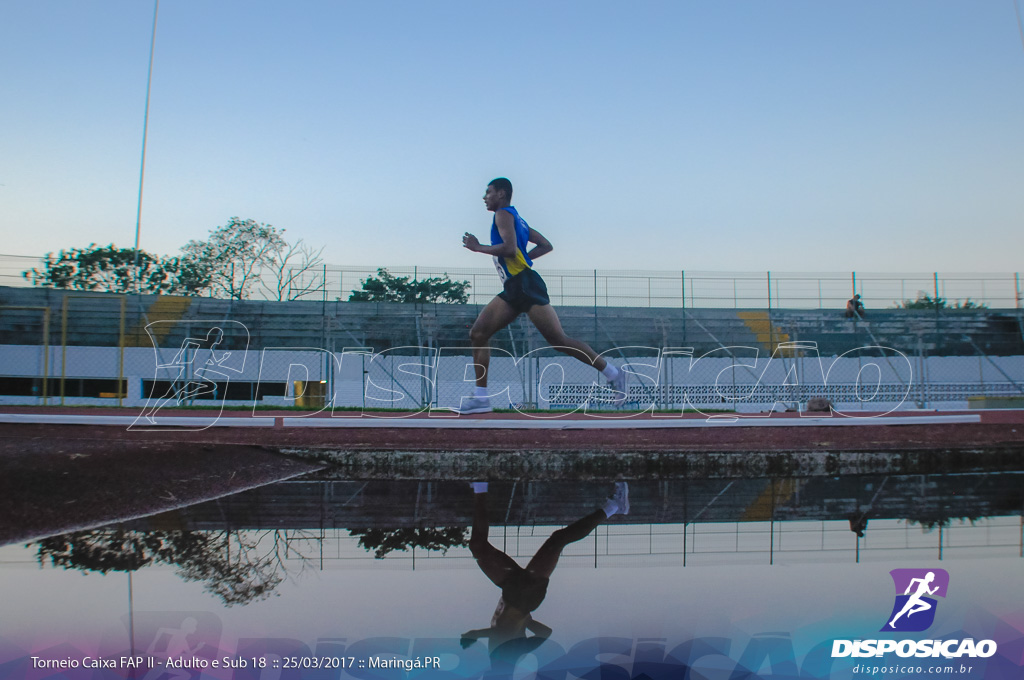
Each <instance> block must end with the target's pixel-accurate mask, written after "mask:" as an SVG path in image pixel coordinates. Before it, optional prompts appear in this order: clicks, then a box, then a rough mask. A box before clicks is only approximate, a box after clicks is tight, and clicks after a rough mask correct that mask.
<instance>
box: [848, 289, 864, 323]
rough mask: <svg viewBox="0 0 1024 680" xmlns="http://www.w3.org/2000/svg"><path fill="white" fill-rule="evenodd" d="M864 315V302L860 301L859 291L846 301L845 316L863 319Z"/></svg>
mask: <svg viewBox="0 0 1024 680" xmlns="http://www.w3.org/2000/svg"><path fill="white" fill-rule="evenodd" d="M864 316H865V314H864V303H863V302H861V301H860V293H857V294H855V295H854V296H853V297H852V298H850V299H849V300H847V301H846V318H847V319H863V318H864Z"/></svg>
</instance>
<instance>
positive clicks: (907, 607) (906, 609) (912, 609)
mask: <svg viewBox="0 0 1024 680" xmlns="http://www.w3.org/2000/svg"><path fill="white" fill-rule="evenodd" d="M934 580H935V572H934V571H929V572H928V573H927V574H926V575H925V577H924V578H914V579H910V584H909V585H907V589H906V591H904V593H903V594H904V595H910V590H911V588H913V587H914V584H915V583H916V584H917V590H916V591H914V594H913V595H910V599H908V600H907V602H906V604H904V605H903V609H901V610H900V613H899V614H897V615H896V616H894V617H892V621H890V622H889V627H890V628H895V627H896V621H897V619H899V618H900V617H901V616H903V615H904V614H906V615H907V618H908V619H909V618H910V617H911V615H913V614H916V613H918V612H923V611H926V610H928V609H931V608H932V606H931V605H930V604H928V603H927V602H925V601H924V600H922V599H921V597H922V596H924V595H934V594H935V591H936V590H938V589H939V587H938V586H935V587H934V588H931V589H929V588H928V586H929V585H931V582H932V581H934Z"/></svg>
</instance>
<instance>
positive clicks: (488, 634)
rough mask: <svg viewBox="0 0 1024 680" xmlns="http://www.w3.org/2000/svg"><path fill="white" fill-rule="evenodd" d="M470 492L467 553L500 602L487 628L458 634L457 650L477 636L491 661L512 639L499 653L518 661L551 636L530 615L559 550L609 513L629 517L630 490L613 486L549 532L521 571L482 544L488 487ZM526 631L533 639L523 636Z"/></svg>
mask: <svg viewBox="0 0 1024 680" xmlns="http://www.w3.org/2000/svg"><path fill="white" fill-rule="evenodd" d="M473 491H474V492H475V499H474V500H475V503H476V508H475V511H474V515H473V531H472V533H471V534H470V538H469V549H470V550H471V551H472V553H473V557H475V558H476V563H477V564H478V565H479V566H480V570H481V571H483V572H484V574H485V575H486V576H487V578H489V579H491V581H492V582H493V583H494V585H496V586H498V587H499V588H501V599H500V600H498V607H497V609H495V610H494V616H493V617H492V618H491V626H490V628H482V629H478V630H471V631H468V632H466V633H463V635H462V646H463V647H468V646H469V645H471V644H473V642H475V641H476V640H478V639H480V638H487V648H488V652H489V653H490V655H491V657H492V659H493V658H495V652H496V651H498V648H499V647H502V645H505V643H510V642H512V641H517V642H516V643H513V644H511V645H509V646H507V647H506V648H505V650H503V651H504V652H509V654H508V656H510V657H514V658H518V657H519V656H521V655H522V654H526V653H528V652H531V651H533V650H534V649H536V648H537V647H539V646H540V645H541V643H543V642H544V640H546V639H547V638H548V636H550V635H551V629H550V628H548V627H547V626H545V625H544V624H543V623H540V622H539V621H536V620H535V619H534V618H533V616H532V612H533V611H534V610H535V609H537V607H539V606H540V603H541V602H543V601H544V596H545V595H547V588H548V577H549V576H551V572H552V571H554V570H555V566H556V565H557V564H558V558H559V556H560V555H561V554H562V550H563V549H564V548H565V546H567V545H569V544H570V543H574V542H576V541H579V540H580V539H582V538H585V537H586V536H587V535H589V534H590V532H592V531H593V530H594V529H595V528H597V526H598V525H599V524H601V523H602V522H604V521H605V520H606V519H608V518H609V517H611V516H612V515H614V514H616V513H618V514H622V515H627V514H629V488H628V487H627V485H626V483H625V482H618V483H616V484H615V495H614V496H612V497H611V498H609V499H608V500H607V502H605V504H604V507H603V508H601V509H599V510H595V511H594V512H592V513H590V514H589V515H587V516H586V517H584V518H583V519H580V520H577V521H576V522H573V523H572V524H570V525H569V526H567V527H565V528H563V529H559V530H557V531H555V532H554V533H553V534H551V537H550V538H548V540H546V541H545V542H544V544H543V545H542V546H541V547H540V549H538V550H537V554H536V555H534V556H533V559H531V560H530V562H529V564H527V565H526V568H525V569H524V568H523V567H520V566H519V564H517V563H516V561H515V560H513V559H512V558H511V557H509V556H508V555H506V554H505V553H503V552H502V551H501V550H498V549H497V548H495V547H494V546H493V545H491V544H490V543H489V542H488V540H487V531H488V521H487V483H486V482H477V483H474V484H473ZM527 631H530V632H531V633H533V636H531V637H527V635H526V632H527ZM513 663H514V659H513Z"/></svg>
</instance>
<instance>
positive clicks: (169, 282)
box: [22, 243, 205, 295]
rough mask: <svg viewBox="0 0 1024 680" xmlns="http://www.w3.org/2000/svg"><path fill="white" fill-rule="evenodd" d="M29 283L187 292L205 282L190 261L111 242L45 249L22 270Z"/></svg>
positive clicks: (106, 290) (109, 290)
mask: <svg viewBox="0 0 1024 680" xmlns="http://www.w3.org/2000/svg"><path fill="white" fill-rule="evenodd" d="M22 276H23V277H24V278H25V279H26V280H28V281H29V282H30V283H31V284H32V285H33V286H41V287H45V288H62V289H66V290H88V291H96V292H104V293H135V292H140V293H145V294H169V295H191V294H195V293H196V292H197V291H199V290H202V289H203V288H204V287H205V285H204V283H203V282H202V281H201V280H200V278H199V277H198V276H197V272H196V271H195V270H194V268H193V267H192V266H191V263H189V262H187V261H183V260H182V259H181V258H177V257H162V256H160V255H152V254H150V253H147V252H145V251H143V250H140V251H139V253H138V261H137V263H136V257H135V251H134V250H133V249H131V248H118V247H117V246H115V245H114V244H110V245H108V246H97V245H96V244H95V243H91V244H89V246H88V247H86V248H70V249H68V250H61V251H60V252H58V253H57V254H54V253H52V252H51V253H47V254H46V257H44V258H43V265H42V267H34V268H32V269H29V270H28V271H24V272H22Z"/></svg>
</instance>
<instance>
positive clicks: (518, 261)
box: [491, 206, 533, 282]
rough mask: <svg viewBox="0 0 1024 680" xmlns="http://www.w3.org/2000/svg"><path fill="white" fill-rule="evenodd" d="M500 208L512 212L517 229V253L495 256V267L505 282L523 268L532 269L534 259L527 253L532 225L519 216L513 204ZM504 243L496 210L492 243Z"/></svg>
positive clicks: (494, 244)
mask: <svg viewBox="0 0 1024 680" xmlns="http://www.w3.org/2000/svg"><path fill="white" fill-rule="evenodd" d="M498 210H507V211H508V212H509V213H511V215H512V218H513V219H514V220H515V229H516V254H515V255H513V256H512V257H498V256H497V255H495V256H494V268H495V269H497V270H498V276H500V277H501V280H502V282H504V281H507V280H509V279H510V278H512V277H513V276H515V275H516V274H518V273H520V272H522V271H523V270H526V269H531V268H532V267H533V261H532V260H531V259H530V258H529V257H528V256H527V255H526V250H527V248H528V247H529V245H530V225H528V224H527V223H526V220H524V219H523V218H522V217H520V216H519V213H517V212H516V209H515V208H513V207H512V206H509V207H507V208H498ZM502 243H504V241H503V240H502V239H501V234H500V233H498V222H497V212H495V219H493V220H491V245H492V246H496V245H500V244H502Z"/></svg>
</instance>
